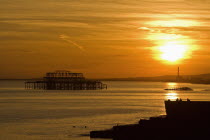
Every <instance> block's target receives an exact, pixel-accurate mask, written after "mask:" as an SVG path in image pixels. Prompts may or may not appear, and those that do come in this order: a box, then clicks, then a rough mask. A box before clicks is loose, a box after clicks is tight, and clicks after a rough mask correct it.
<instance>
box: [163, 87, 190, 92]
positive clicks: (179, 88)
mask: <svg viewBox="0 0 210 140" xmlns="http://www.w3.org/2000/svg"><path fill="white" fill-rule="evenodd" d="M164 90H188V91H189V90H190V91H192V90H193V89H191V88H189V87H175V88H166V89H164Z"/></svg>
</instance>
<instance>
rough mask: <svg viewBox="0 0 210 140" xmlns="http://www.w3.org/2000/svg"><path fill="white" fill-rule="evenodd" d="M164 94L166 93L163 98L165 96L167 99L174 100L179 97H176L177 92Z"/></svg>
mask: <svg viewBox="0 0 210 140" xmlns="http://www.w3.org/2000/svg"><path fill="white" fill-rule="evenodd" d="M165 95H166V97H165V98H166V99H167V100H176V99H177V98H179V97H178V94H177V93H175V92H171V93H166V94H165Z"/></svg>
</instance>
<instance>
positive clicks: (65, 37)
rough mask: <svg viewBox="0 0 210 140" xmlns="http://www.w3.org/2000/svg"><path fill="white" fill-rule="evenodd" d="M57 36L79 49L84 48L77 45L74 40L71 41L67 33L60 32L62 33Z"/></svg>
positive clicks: (82, 49)
mask: <svg viewBox="0 0 210 140" xmlns="http://www.w3.org/2000/svg"><path fill="white" fill-rule="evenodd" d="M59 38H60V39H62V40H64V41H66V42H68V43H70V44H72V45H74V46H75V47H77V48H78V49H80V50H81V51H84V50H85V49H84V47H83V46H81V45H79V44H78V43H76V42H75V41H72V39H71V38H70V37H69V36H67V35H64V34H62V35H60V36H59Z"/></svg>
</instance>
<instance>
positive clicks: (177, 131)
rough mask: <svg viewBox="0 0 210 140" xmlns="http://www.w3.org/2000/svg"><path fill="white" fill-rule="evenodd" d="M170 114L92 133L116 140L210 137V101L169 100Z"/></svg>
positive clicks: (181, 139)
mask: <svg viewBox="0 0 210 140" xmlns="http://www.w3.org/2000/svg"><path fill="white" fill-rule="evenodd" d="M165 108H166V114H167V115H162V116H158V117H150V119H148V120H146V119H141V120H140V121H139V124H131V125H121V126H114V127H113V128H112V129H109V130H104V131H91V132H90V137H93V138H113V140H154V139H161V140H169V139H170V140H190V139H198V140H199V139H209V138H210V102H209V101H190V100H189V99H188V100H187V101H182V100H177V101H170V100H167V101H165Z"/></svg>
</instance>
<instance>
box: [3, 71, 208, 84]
mask: <svg viewBox="0 0 210 140" xmlns="http://www.w3.org/2000/svg"><path fill="white" fill-rule="evenodd" d="M176 78H177V76H176V75H163V76H154V77H128V78H97V79H94V80H100V81H142V82H176ZM32 79H33V80H34V79H37V80H38V79H41V78H32ZM32 79H12V78H11V79H9V78H8V79H0V80H32ZM90 79H91V78H90ZM179 82H182V83H192V84H210V73H207V74H199V75H182V76H180V80H179Z"/></svg>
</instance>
